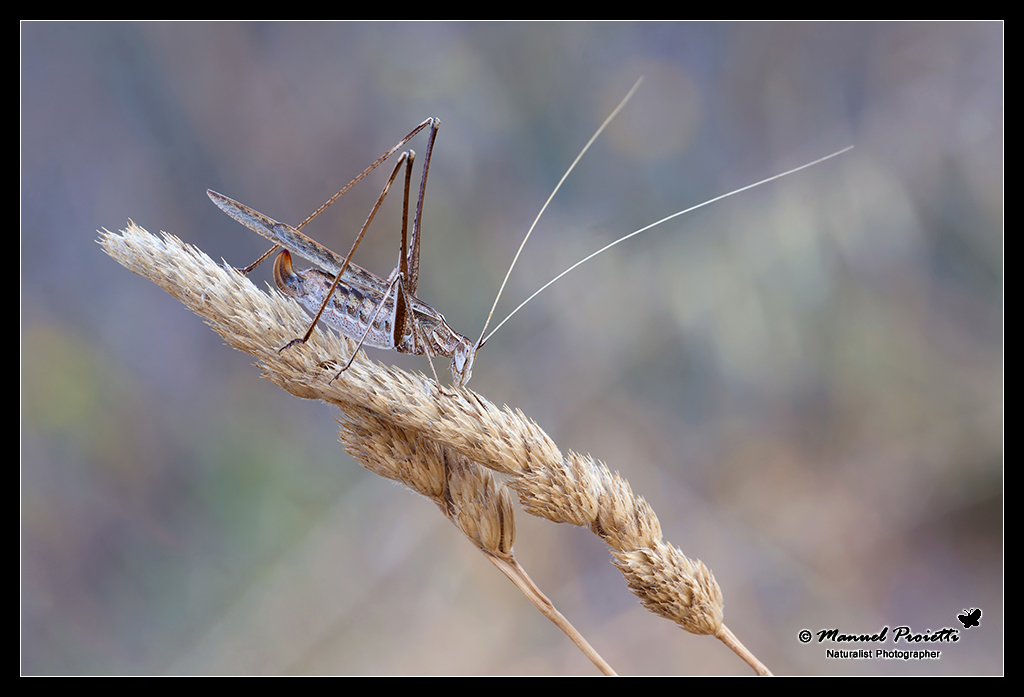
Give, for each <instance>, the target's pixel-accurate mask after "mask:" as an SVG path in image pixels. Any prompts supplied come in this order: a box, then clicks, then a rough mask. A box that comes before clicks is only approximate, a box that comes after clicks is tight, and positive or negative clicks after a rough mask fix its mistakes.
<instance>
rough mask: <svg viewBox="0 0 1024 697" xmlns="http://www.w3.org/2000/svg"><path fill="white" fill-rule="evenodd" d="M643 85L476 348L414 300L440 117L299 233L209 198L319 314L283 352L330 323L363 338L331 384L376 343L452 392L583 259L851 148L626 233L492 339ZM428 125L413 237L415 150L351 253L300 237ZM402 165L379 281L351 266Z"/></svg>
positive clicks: (281, 282)
mask: <svg viewBox="0 0 1024 697" xmlns="http://www.w3.org/2000/svg"><path fill="white" fill-rule="evenodd" d="M639 86H640V81H637V83H636V84H635V85H634V86H633V88H632V89H631V90H630V91H629V94H627V95H626V96H625V98H623V100H622V101H621V102H620V103H619V105H618V106H617V107H616V108H615V110H614V111H613V112H612V113H611V115H609V116H608V118H607V119H605V121H604V123H602V124H601V127H600V128H598V130H597V132H596V133H594V135H593V136H592V137H591V139H590V140H589V141H588V142H587V144H586V145H585V146H584V148H583V150H582V151H581V152H580V154H579V155H577V156H576V159H575V160H574V161H573V163H572V165H570V166H569V169H568V170H567V171H566V172H565V174H564V175H563V176H562V178H561V180H559V182H558V184H557V185H556V186H555V189H554V191H552V192H551V195H550V196H549V197H548V199H547V201H546V202H545V203H544V206H543V207H542V208H541V210H540V213H538V214H537V217H536V218H535V219H534V221H533V224H532V225H531V226H530V229H529V231H528V232H527V233H526V236H525V237H524V238H523V241H522V243H521V244H520V246H519V250H518V251H517V252H516V255H515V258H514V259H513V260H512V264H511V265H510V266H509V270H508V272H507V273H506V274H505V280H504V281H502V283H501V287H500V288H499V290H498V293H497V297H495V299H494V304H493V305H492V306H491V310H490V312H489V313H488V315H487V321H486V322H485V324H484V328H483V331H481V333H480V338H479V339H477V341H476V342H475V343H474V342H472V341H471V340H470V339H469V338H468V337H465V336H463V335H462V334H459V333H458V332H456V331H455V330H453V329H452V328H451V327H449V326H448V323H447V322H446V321H445V319H444V316H443V315H442V314H441V313H440V312H438V311H437V310H435V309H434V308H432V307H430V305H428V304H426V303H425V302H423V301H421V300H419V299H418V298H416V297H415V295H416V287H417V284H418V280H419V257H420V239H421V233H422V227H421V226H422V215H423V197H424V193H425V191H426V185H427V174H428V172H429V169H430V158H431V155H432V152H433V148H434V141H435V139H436V137H437V130H438V126H439V125H440V121H439V120H438V119H436V118H429V119H427V120H426V121H424V122H423V123H421V124H420V125H419V126H417V127H416V128H415V129H413V131H412V132H411V133H409V134H408V135H407V136H406V137H405V138H403V139H402V140H401V141H399V142H398V143H397V144H396V145H395V146H394V147H393V148H391V149H390V150H388V151H387V152H386V153H384V154H383V155H382V156H381V157H379V158H378V159H377V160H376V161H375V162H374V163H373V164H371V165H370V166H369V167H367V168H366V169H365V170H363V171H362V172H361V173H360V174H359V175H357V176H356V177H355V179H353V180H352V181H351V182H349V183H348V184H347V185H345V187H344V188H342V189H341V191H339V192H338V193H337V194H335V195H334V196H332V197H331V198H330V199H329V200H328V201H327V202H326V203H325V204H324V205H322V206H321V207H320V208H318V209H317V210H316V211H314V212H313V214H312V215H310V216H309V217H308V218H306V220H304V221H303V222H302V223H300V224H299V225H298V226H297V227H294V228H293V227H291V226H289V225H286V224H284V223H279V222H277V221H276V220H273V219H271V218H269V217H267V216H265V215H263V214H262V213H259V212H258V211H256V210H253V209H252V208H249V207H248V206H245V205H243V204H241V203H238V202H237V201H233V200H232V199H230V198H227V197H226V196H223V195H221V194H218V193H216V192H214V191H209V190H208V191H207V194H208V195H209V197H210V198H211V199H212V200H213V202H214V203H215V204H216V205H217V206H218V207H219V208H220V209H221V210H223V211H224V212H225V213H227V214H228V215H229V216H231V217H232V218H234V219H235V220H237V221H238V222H239V223H241V224H243V225H245V226H246V227H248V228H249V229H251V230H253V231H254V232H257V233H259V234H260V235H262V236H264V237H266V238H267V239H269V240H271V241H272V242H274V244H275V246H274V247H272V248H271V249H270V250H268V251H267V252H266V253H265V254H263V255H262V256H261V257H260V258H259V259H257V260H256V261H255V262H253V264H251V265H250V266H248V267H247V268H245V269H243V270H242V272H243V273H248V272H249V271H251V270H252V269H254V268H255V267H256V266H257V265H258V264H260V263H261V262H262V261H264V260H265V259H266V258H267V257H269V256H270V254H272V253H273V252H274V251H275V250H276V249H277V248H278V247H283V248H284V249H283V250H282V251H281V252H280V253H279V254H278V256H277V258H276V259H275V260H274V281H275V283H276V284H277V287H278V288H279V289H280V290H281V291H282V292H283V293H285V294H286V295H289V296H291V297H294V298H296V299H297V300H299V302H300V303H301V304H302V305H303V306H304V307H305V308H306V309H307V310H308V311H310V312H314V313H315V314H314V317H313V321H312V322H311V323H310V326H309V329H308V330H307V331H306V334H305V335H304V336H302V337H300V338H297V339H295V340H293V341H291V342H289V343H288V344H286V345H285V346H284V347H283V348H282V349H281V350H282V351H283V350H285V349H287V348H290V347H292V346H294V345H295V344H299V343H304V342H305V341H306V340H307V339H308V338H309V336H310V334H311V333H312V332H313V328H314V327H315V326H316V323H317V322H318V321H320V320H323V321H324V322H325V323H326V324H327V325H328V326H330V327H333V328H334V329H335V330H336V331H338V332H339V333H341V334H343V335H344V336H347V337H349V338H351V339H355V340H356V341H358V344H357V345H356V348H355V350H354V351H353V352H352V355H351V356H350V357H349V359H348V361H347V362H346V363H345V364H344V365H343V366H342V368H341V370H339V371H338V373H337V375H335V376H334V378H332V381H333V380H336V379H337V378H338V377H340V376H341V374H342V373H343V372H344V371H345V370H346V369H347V368H348V367H349V366H350V365H351V364H352V360H353V359H354V358H355V354H356V353H357V352H358V351H359V349H360V348H361V347H362V346H363V345H364V344H365V345H367V346H374V347H377V348H384V349H394V350H396V351H399V352H401V353H409V354H414V355H423V354H426V355H427V356H428V358H433V357H434V356H435V355H443V356H451V359H452V360H451V371H452V381H453V383H454V385H455V387H462V386H463V385H465V384H466V383H467V382H468V381H469V379H470V377H471V376H472V374H473V361H474V360H475V358H476V352H477V351H478V350H479V349H480V348H481V347H482V346H483V345H484V344H485V343H486V342H487V341H488V340H489V339H490V338H491V337H492V336H493V335H494V333H495V332H496V331H498V329H500V328H501V326H502V325H503V324H505V322H507V321H508V320H509V319H510V318H511V317H512V316H513V315H514V314H515V313H516V312H518V311H519V310H520V309H522V307H523V306H524V305H526V303H528V302H530V300H532V299H533V298H535V297H536V296H537V295H538V294H539V293H540V292H541V291H543V290H545V289H546V288H547V287H548V286H550V285H551V284H553V283H554V282H555V281H557V280H559V279H560V278H562V276H564V275H566V274H567V273H569V272H570V271H572V270H573V269H575V268H576V267H578V266H580V265H581V264H583V263H584V262H586V261H589V260H590V259H593V258H594V257H595V256H597V255H598V254H601V253H602V252H604V251H606V250H608V249H610V248H611V247H614V246H615V245H617V244H619V243H620V242H623V241H625V240H627V239H629V238H630V237H633V236H635V235H638V234H640V233H641V232H645V231H646V230H649V229H651V228H653V227H656V226H658V225H661V224H662V223H665V222H667V221H669V220H671V219H673V218H676V217H679V216H681V215H683V214H685V213H689V212H691V211H694V210H696V209H698V208H702V207H704V206H707V205H710V204H712V203H714V202H716V201H720V200H722V199H724V198H728V197H729V196H734V195H735V194H738V193H741V192H743V191H747V190H748V189H752V188H754V187H757V186H760V185H762V184H767V183H768V182H771V181H773V180H775V179H779V178H781V177H785V176H787V175H789V174H793V173H795V172H798V171H800V170H802V169H806V168H808V167H811V166H813V165H816V164H818V163H821V162H824V161H825V160H828V159H831V158H833V157H836V156H837V155H840V154H842V153H844V152H846V151H848V150H850V149H851V148H852V147H853V146H852V145H851V146H848V147H846V148H843V149H842V150H839V151H837V152H834V153H832V154H831V155H827V156H825V157H822V158H820V159H818V160H815V161H813V162H809V163H807V164H805V165H801V166H800V167H796V168H794V169H791V170H788V171H786V172H782V173H780V174H776V175H774V176H771V177H768V178H767V179H763V180H761V181H758V182H755V183H754V184H749V185H747V186H744V187H741V188H739V189H735V190H733V191H730V192H729V193H726V194H722V195H721V196H717V197H715V198H712V199H710V200H707V201H705V202H703V203H700V204H697V205H696V206H691V207H690V208H687V209H685V210H682V211H679V212H677V213H674V214H672V215H669V216H667V217H665V218H662V219H661V220H658V221H657V222H654V223H651V224H650V225H647V226H645V227H643V228H640V229H639V230H636V231H634V232H631V233H629V234H628V235H625V236H623V237H620V238H619V239H617V240H615V241H614V242H612V243H610V244H608V245H606V246H604V247H602V248H601V249H599V250H597V251H596V252H594V253H592V254H590V255H589V256H587V257H585V258H583V259H581V260H580V261H578V262H576V263H575V264H573V265H572V266H570V267H569V268H568V269H566V270H565V271H563V272H562V273H560V274H559V275H557V276H556V277H555V278H553V279H552V280H551V281H549V282H548V283H546V284H544V285H543V286H541V287H540V288H539V289H538V290H537V291H536V292H534V293H533V294H532V295H531V296H530V297H529V298H527V299H526V300H525V301H523V302H522V303H521V304H520V305H519V306H518V307H517V308H516V309H515V310H513V311H512V312H511V313H509V315H508V316H507V317H505V319H503V320H502V321H501V322H499V323H498V325H497V326H496V327H495V328H494V329H493V330H492V331H491V333H490V334H487V327H488V326H489V325H490V321H491V318H492V316H493V315H494V310H495V308H496V307H497V305H498V300H499V299H500V298H501V294H502V292H503V291H504V289H505V285H506V283H507V282H508V278H509V276H510V275H511V273H512V269H513V268H514V267H515V264H516V262H517V261H518V259H519V255H520V253H521V252H522V250H523V247H524V246H525V245H526V241H527V240H528V239H529V238H530V235H531V234H532V233H533V230H534V228H535V227H536V225H537V222H538V221H539V220H540V217H541V215H543V213H544V211H545V209H546V208H547V206H548V204H549V203H551V200H552V199H553V198H554V196H555V194H556V193H557V192H558V190H559V188H560V187H561V186H562V183H563V182H564V181H565V179H566V178H567V177H568V176H569V173H570V172H572V170H573V169H574V168H575V167H576V164H577V163H578V162H579V161H580V159H581V158H582V157H583V155H584V154H585V153H586V152H587V150H588V149H589V148H590V146H591V145H592V144H593V143H594V141H595V140H596V139H597V137H598V136H599V135H600V134H601V132H602V131H603V130H604V129H605V127H606V126H607V125H608V124H609V123H610V122H611V120H612V119H613V118H614V117H615V115H616V114H618V112H619V111H620V110H621V109H622V108H623V107H624V106H625V105H626V102H628V101H629V98H630V97H631V96H632V95H633V92H635V91H636V89H637V88H638V87H639ZM428 127H429V129H430V131H429V137H428V141H427V151H426V157H425V158H424V163H423V173H422V175H421V177H420V185H419V195H418V198H417V202H416V214H415V217H414V219H413V225H412V233H411V235H409V234H408V219H409V190H410V184H411V178H412V165H413V162H414V160H415V152H413V151H411V150H410V151H407V152H403V153H402V154H401V155H399V157H398V161H397V163H396V164H395V168H394V170H393V171H392V173H391V177H390V178H389V179H388V182H387V183H386V184H385V185H384V189H383V190H382V191H381V194H380V196H379V197H378V198H377V202H376V204H374V206H373V209H372V210H371V211H370V214H369V215H368V216H367V218H366V222H365V223H364V224H363V227H362V229H361V230H360V231H359V234H358V235H357V236H356V239H355V242H353V244H352V249H351V250H350V251H349V253H348V255H347V256H346V257H345V258H344V259H343V258H341V257H340V256H338V255H337V254H335V253H334V252H332V251H331V250H329V249H327V248H326V247H324V246H323V245H321V244H319V243H318V242H316V241H314V240H312V239H310V238H309V237H307V236H306V235H304V234H302V233H301V232H299V230H300V229H301V228H303V227H304V226H305V225H306V224H308V223H309V222H310V221H312V220H313V219H314V218H316V217H317V216H318V215H320V213H322V212H323V211H324V210H325V209H326V208H327V207H328V206H330V205H331V204H332V203H334V202H335V201H337V200H338V199H339V198H340V197H341V196H342V195H343V194H344V193H345V192H347V191H348V190H349V189H351V188H352V186H354V185H355V184H356V183H357V182H359V181H360V180H361V179H363V178H364V177H365V176H366V175H368V174H369V173H370V172H372V171H373V170H374V169H376V168H377V167H378V166H379V165H380V164H381V163H383V162H384V161H385V160H387V159H388V158H389V157H391V156H392V155H393V154H394V153H395V152H397V151H398V150H399V149H400V148H401V147H402V146H404V145H405V144H406V143H408V142H409V141H410V140H411V139H412V138H413V137H414V136H415V135H416V134H418V133H419V132H420V131H422V130H423V129H425V128H428ZM403 165H404V166H405V194H404V203H403V214H402V249H401V252H400V257H399V260H398V264H397V265H396V266H395V268H394V270H393V271H392V272H391V275H390V276H389V278H388V279H387V280H385V279H383V278H381V277H380V276H377V275H376V274H374V273H371V272H369V271H367V270H365V269H363V268H361V267H359V266H357V265H356V264H354V263H352V257H353V255H354V254H355V251H356V249H357V248H358V246H359V243H360V242H361V241H362V239H363V237H364V235H365V234H366V230H367V228H368V227H369V225H370V223H371V222H372V221H373V218H374V216H375V215H376V214H377V211H378V210H379V208H380V205H381V203H383V201H384V197H385V196H386V195H387V194H388V192H389V190H390V189H391V186H392V184H393V183H394V181H395V179H396V177H397V176H398V173H399V171H400V170H401V168H402V167H403ZM292 253H294V254H297V255H298V256H301V257H304V258H305V259H308V260H309V261H312V262H313V263H314V264H317V265H318V266H319V267H320V269H323V270H322V271H321V270H320V269H315V268H311V269H308V270H306V271H299V272H296V271H295V270H294V269H293V268H292V263H291V254H292ZM325 272H326V273H325ZM485 335H486V336H485ZM430 369H431V371H432V372H433V373H434V379H435V381H437V382H438V384H440V380H438V378H437V372H436V371H435V370H434V364H433V362H431V363H430Z"/></svg>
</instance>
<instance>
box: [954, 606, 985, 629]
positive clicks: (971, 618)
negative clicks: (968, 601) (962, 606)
mask: <svg viewBox="0 0 1024 697" xmlns="http://www.w3.org/2000/svg"><path fill="white" fill-rule="evenodd" d="M956 618H957V619H958V620H960V624H962V625H963V626H964V629H970V628H971V627H979V626H981V609H980V608H973V607H972V608H971V611H970V612H968V611H967V610H964V614H962V615H957V616H956Z"/></svg>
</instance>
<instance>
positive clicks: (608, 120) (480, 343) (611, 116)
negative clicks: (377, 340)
mask: <svg viewBox="0 0 1024 697" xmlns="http://www.w3.org/2000/svg"><path fill="white" fill-rule="evenodd" d="M643 81H644V79H643V78H642V77H641V78H640V79H639V80H637V81H636V83H635V84H634V85H633V87H632V89H630V90H629V92H628V93H627V94H626V96H625V97H623V99H622V101H621V102H619V105H618V106H617V107H615V110H614V111H613V112H612V113H611V114H609V116H608V118H606V119H605V120H604V123H602V124H601V127H600V128H598V129H597V132H596V133H594V135H593V136H592V137H591V138H590V140H588V141H587V144H586V145H584V146H583V149H582V150H580V154H579V155H577V156H576V159H575V160H573V161H572V164H571V165H569V169H567V170H565V174H563V175H562V178H561V179H559V180H558V184H557V185H556V186H555V190H554V191H552V192H551V195H550V196H548V200H547V201H545V202H544V205H543V206H541V209H540V213H538V214H537V217H536V218H534V219H533V224H532V225H531V226H530V229H529V230H527V232H526V237H524V238H523V241H522V243H521V244H520V245H519V249H518V251H516V255H515V257H514V258H513V259H512V264H511V265H510V266H509V267H508V272H507V273H506V274H505V280H503V281H502V282H501V287H500V288H498V294H497V295H496V296H495V297H494V304H493V305H491V311H490V312H488V313H487V321H486V322H484V328H483V329H482V330H481V331H480V338H479V339H477V342H476V348H480V347H481V346H483V345H484V342H485V341H487V339H484V333H485V332H486V331H487V326H488V325H489V324H490V323H491V317H493V316H494V310H495V308H497V307H498V301H499V300H501V294H502V292H503V291H504V290H505V284H506V283H508V277H509V276H511V275H512V269H514V268H515V267H516V262H517V261H519V255H520V254H522V253H523V247H525V246H526V241H527V240H528V239H530V235H532V234H533V229H534V228H535V227H537V222H538V221H539V220H540V217H541V216H542V215H544V211H546V210H547V208H548V204H549V203H551V199H553V198H554V197H555V194H557V193H558V190H559V189H561V188H562V184H563V183H564V182H565V180H566V179H567V178H568V176H569V173H570V172H572V171H573V169H575V168H576V164H577V163H578V162H579V161H580V160H581V159H582V158H583V156H584V155H585V154H586V152H587V150H589V149H590V146H591V145H593V144H594V141H595V140H597V137H598V136H599V135H601V131H603V130H604V129H605V127H606V126H607V125H608V124H609V123H611V121H612V119H614V118H615V116H616V115H617V114H618V113H619V112H620V111H622V107H624V106H626V102H628V101H629V98H630V97H632V96H633V93H634V92H636V90H637V88H638V87H640V83H641V82H643ZM520 307H522V305H520ZM516 309H517V310H518V309H519V308H516ZM513 314H515V313H514V312H513ZM509 317H511V315H509ZM507 319H508V317H506V318H505V319H504V320H502V322H501V324H504V323H505V320H507ZM501 324H499V325H498V327H500V326H501ZM498 327H495V328H494V331H497V330H498ZM491 334H494V332H491ZM487 338H488V339H489V338H491V337H490V336H488V337H487Z"/></svg>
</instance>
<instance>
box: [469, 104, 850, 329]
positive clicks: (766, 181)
mask: <svg viewBox="0 0 1024 697" xmlns="http://www.w3.org/2000/svg"><path fill="white" fill-rule="evenodd" d="M634 89H636V88H635V87H634ZM620 106H621V105H620ZM613 116H614V114H613ZM609 118H610V117H609ZM602 128H603V126H602ZM598 133H600V131H598ZM588 146H589V143H588ZM852 149H853V146H852V145H848V146H846V147H845V148H843V149H842V150H838V151H836V152H834V153H832V154H831V155H826V156H825V157H822V158H819V159H817V160H815V161H814V162H808V163H807V164H805V165H800V166H799V167H795V168H793V169H791V170H788V171H786V172H782V173H781V174H776V175H775V176H772V177H768V178H767V179H762V180H761V181H759V182H755V183H754V184H748V185H747V186H744V187H742V188H739V189H736V190H734V191H730V192H729V193H727V194H722V195H721V196H716V197H715V198H713V199H709V200H707V201H705V202H704V203H698V204H697V205H696V206H691V207H690V208H687V209H686V210H682V211H679V212H678V213H673V214H672V215H670V216H667V217H665V218H662V219H661V220H659V221H657V222H655V223H651V224H650V225H648V226H646V227H642V228H640V229H639V230H636V231H635V232H631V233H629V234H628V235H625V236H623V237H620V238H619V239H617V240H615V241H614V242H612V243H611V244H607V245H605V246H604V247H601V249H599V250H597V251H596V252H594V253H593V254H591V255H589V256H587V257H584V258H583V259H580V260H579V261H577V262H576V263H575V264H573V265H572V266H570V267H569V268H567V269H566V270H565V271H563V272H562V273H560V274H558V275H557V276H555V277H554V278H552V279H551V280H550V281H548V282H547V283H545V284H544V285H543V286H541V287H540V288H539V289H537V291H536V292H535V293H534V294H533V295H531V296H530V297H528V298H527V299H526V300H524V301H523V302H522V303H521V304H520V305H519V307H517V308H516V309H514V310H512V312H511V313H509V315H508V317H506V318H505V319H503V320H501V322H499V323H498V326H497V327H495V328H494V329H493V330H492V331H491V333H490V334H488V335H487V337H486V338H484V339H481V340H480V341H478V342H477V348H479V347H481V346H483V345H484V344H485V343H487V342H488V341H489V340H490V338H491V337H492V336H494V332H496V331H498V330H499V329H501V325H503V324H505V322H507V321H509V319H511V317H512V315H514V314H515V313H517V312H519V311H520V310H521V309H523V306H524V305H526V303H528V302H530V301H531V300H533V299H534V298H536V297H537V296H538V295H540V293H541V291H543V290H545V289H546V288H547V287H548V286H550V285H551V284H552V283H554V282H555V281H557V280H558V279H560V278H561V277H562V276H564V275H566V274H567V273H569V272H570V271H572V270H573V269H575V268H576V267H577V266H580V265H581V264H583V263H584V262H587V261H590V260H591V259H593V258H594V257H596V256H597V255H598V254H600V253H601V252H606V251H608V250H609V249H611V248H612V247H614V246H615V245H617V244H618V243H619V242H625V241H626V240H628V239H629V238H630V237H634V236H636V235H639V234H640V233H641V232H646V231H647V230H650V229H651V228H653V227H657V226H658V225H661V224H662V223H666V222H668V221H669V220H672V219H673V218H678V217H679V216H681V215H684V214H686V213H689V212H691V211H695V210H697V209H698V208H703V207H704V206H708V205H711V204H712V203H714V202H716V201H721V200H722V199H723V198H729V197H730V196H735V195H736V194H739V193H742V192H744V191H747V190H749V189H753V188H754V187H757V186H761V185H762V184H767V183H768V182H771V181H775V180H776V179H781V178H782V177H785V176H788V175H790V174H794V173H796V172H799V171H800V170H802V169H807V168H808V167H813V166H814V165H817V164H820V163H822V162H824V161H825V160H830V159H832V158H833V157H837V156H839V155H842V154H843V153H844V152H847V151H848V150H852ZM580 154H581V155H582V153H580ZM578 159H579V158H577V160H578ZM573 164H574V165H575V163H573ZM570 171H571V168H570ZM566 174H568V172H566ZM562 179H563V180H564V179H565V177H563V178H562ZM559 185H561V182H559ZM556 191H557V189H556ZM552 195H553V194H552ZM549 200H550V199H549ZM545 205H546V204H545ZM531 229H532V228H531ZM520 249H521V248H520ZM517 257H518V255H517ZM507 278H508V277H507V276H506V279H507ZM502 287H504V284H502ZM495 304H497V302H495ZM491 312H494V310H493V308H492V309H491ZM487 319H488V321H490V317H488V318H487ZM485 330H486V328H485Z"/></svg>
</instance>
